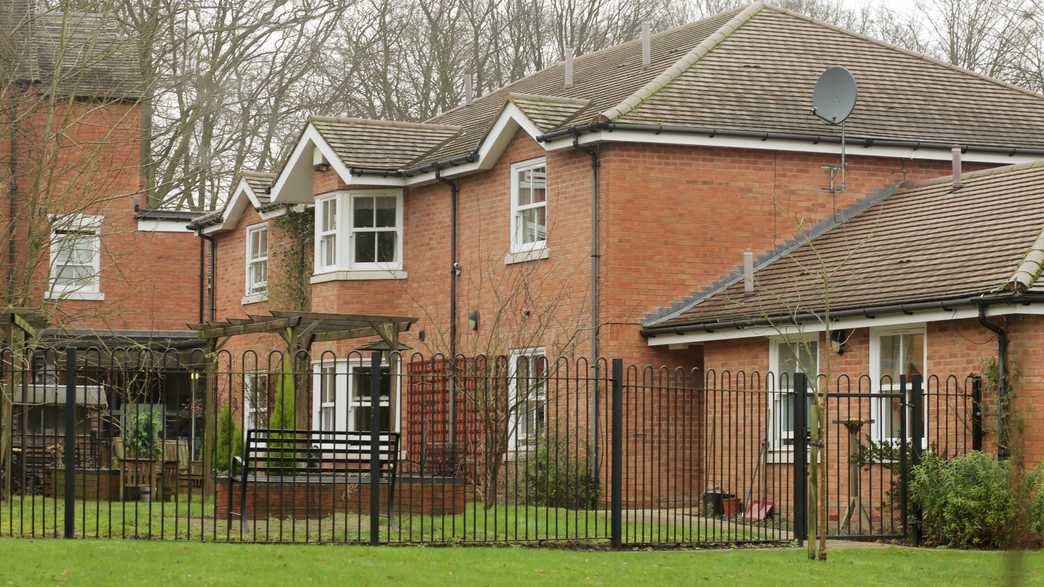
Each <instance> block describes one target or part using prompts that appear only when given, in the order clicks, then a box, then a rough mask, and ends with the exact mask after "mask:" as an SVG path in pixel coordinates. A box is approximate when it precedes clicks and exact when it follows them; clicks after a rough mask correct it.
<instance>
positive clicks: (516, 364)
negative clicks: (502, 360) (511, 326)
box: [508, 349, 547, 450]
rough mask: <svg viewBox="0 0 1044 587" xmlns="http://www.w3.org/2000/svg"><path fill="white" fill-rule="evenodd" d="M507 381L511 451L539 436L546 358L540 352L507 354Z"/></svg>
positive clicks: (543, 422)
mask: <svg viewBox="0 0 1044 587" xmlns="http://www.w3.org/2000/svg"><path fill="white" fill-rule="evenodd" d="M508 369H509V378H510V379H509V381H508V389H509V393H508V404H509V405H508V412H509V414H510V417H509V418H508V425H509V426H510V427H511V429H510V430H509V431H508V433H509V434H510V437H511V439H512V443H511V445H512V446H514V448H515V450H519V449H524V448H525V447H527V446H529V445H530V444H533V443H535V442H536V440H537V438H539V436H540V435H541V434H543V432H544V430H545V428H546V422H547V357H546V356H545V354H544V350H543V349H520V350H516V351H512V352H511V356H510V364H509V366H508Z"/></svg>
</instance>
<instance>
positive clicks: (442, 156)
mask: <svg viewBox="0 0 1044 587" xmlns="http://www.w3.org/2000/svg"><path fill="white" fill-rule="evenodd" d="M738 12H739V11H736V10H734V11H730V12H726V13H723V14H719V15H717V16H713V17H711V18H707V19H704V20H700V21H697V22H694V23H690V24H687V25H684V26H681V27H678V28H675V29H672V30H669V31H666V32H662V33H658V34H655V35H652V62H651V65H649V66H648V67H643V66H642V48H641V42H640V41H638V40H634V41H629V42H627V43H623V44H620V45H617V46H615V47H610V48H608V49H603V50H601V51H597V52H594V53H590V54H587V55H580V56H578V57H577V58H576V59H575V61H574V66H573V72H574V74H573V79H574V83H573V86H572V87H569V88H567V87H565V72H564V65H563V64H562V63H558V64H555V65H553V66H551V67H548V68H547V69H544V70H542V71H539V72H537V73H535V74H533V75H530V76H528V77H525V78H523V79H520V80H518V81H515V82H512V83H510V84H508V85H507V86H504V87H503V88H500V89H498V90H496V91H494V92H492V93H490V94H487V95H485V96H482V97H480V98H477V99H475V101H473V102H472V103H471V104H470V105H467V106H458V107H457V108H454V109H452V110H450V111H448V112H445V113H443V114H440V115H439V116H436V117H434V118H432V119H431V120H429V121H428V122H431V123H437V124H452V125H458V126H460V127H461V128H462V131H461V133H460V135H459V136H457V137H454V138H453V140H451V141H448V142H447V143H446V144H445V145H443V146H441V147H440V148H439V149H437V150H435V151H433V152H432V153H430V154H429V155H428V156H427V157H425V158H424V159H423V160H421V161H419V162H418V165H424V164H427V163H433V162H436V161H445V160H448V159H453V158H457V157H463V156H466V155H468V154H470V153H472V152H474V151H475V150H476V149H477V148H478V146H479V144H480V143H481V142H482V139H483V138H484V137H485V136H486V134H487V133H488V132H489V130H490V129H491V128H492V127H493V123H494V122H495V121H496V119H497V116H499V114H500V112H501V111H502V110H503V108H504V104H505V103H507V101H508V100H509V99H510V98H511V95H512V94H532V95H539V96H544V97H558V98H572V99H574V100H589V101H590V106H588V107H587V108H586V109H585V110H584V111H583V112H582V113H580V115H579V116H576V117H574V118H572V119H571V120H568V121H567V122H568V124H570V125H579V124H587V123H590V122H592V121H593V120H594V119H595V118H596V117H597V116H598V114H599V112H601V111H602V110H605V109H608V108H611V107H612V106H614V105H616V104H618V103H619V102H621V101H622V100H624V99H625V98H627V97H628V96H629V95H631V94H632V93H634V92H636V91H637V90H639V89H640V88H641V87H642V86H644V85H645V84H646V83H648V82H649V81H651V80H652V79H653V78H655V77H656V76H657V75H659V74H660V72H662V71H664V70H665V69H667V68H668V67H670V66H671V65H672V64H674V63H675V62H677V61H678V59H680V58H681V57H682V56H683V55H685V54H686V53H688V52H689V51H690V50H692V48H694V47H696V46H698V45H699V44H700V42H702V41H703V40H704V39H706V38H707V37H709V36H710V35H712V34H713V33H714V32H715V31H716V30H718V29H719V28H720V27H721V26H722V25H723V24H725V23H727V22H728V21H729V20H730V19H731V18H732V17H734V16H736V14H737V13H738ZM560 124H561V123H560ZM548 130H550V129H548Z"/></svg>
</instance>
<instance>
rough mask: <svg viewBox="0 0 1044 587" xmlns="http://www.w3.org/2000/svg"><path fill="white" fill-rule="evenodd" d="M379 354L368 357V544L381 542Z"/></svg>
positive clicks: (378, 352)
mask: <svg viewBox="0 0 1044 587" xmlns="http://www.w3.org/2000/svg"><path fill="white" fill-rule="evenodd" d="M380 408H381V352H380V351H374V352H373V354H372V355H370V544H373V545H376V544H380V541H381V536H380V532H381V525H380V513H381V511H380V510H381V485H380V480H381V461H380V441H381V431H380V427H381V412H380Z"/></svg>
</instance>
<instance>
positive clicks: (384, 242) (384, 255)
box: [377, 231, 398, 263]
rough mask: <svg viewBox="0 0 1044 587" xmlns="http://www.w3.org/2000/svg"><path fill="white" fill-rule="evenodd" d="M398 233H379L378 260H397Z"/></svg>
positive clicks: (381, 261)
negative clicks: (396, 244) (396, 242)
mask: <svg viewBox="0 0 1044 587" xmlns="http://www.w3.org/2000/svg"><path fill="white" fill-rule="evenodd" d="M397 236H398V235H397V234H396V233H394V232H391V231H384V232H378V233H377V261H378V262H379V263H392V262H394V261H395V240H396V237H397Z"/></svg>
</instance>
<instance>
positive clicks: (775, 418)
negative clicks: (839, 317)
mask: <svg viewBox="0 0 1044 587" xmlns="http://www.w3.org/2000/svg"><path fill="white" fill-rule="evenodd" d="M810 342H815V343H816V369H815V371H816V372H815V373H814V374H813V373H806V375H808V376H809V378H808V381H809V386H808V393H809V395H811V394H812V393H815V383H816V378H817V377H818V375H819V363H820V359H821V358H822V354H823V341H822V340H820V336H819V334H818V333H802V334H792V335H787V336H777V337H772V338H770V339H769V373H771V374H772V375H773V376H774V377H775V382H776V389H775V390H774V393H770V394H769V397H768V425H769V430H768V438H769V448H770V449H771V450H773V451H779V452H793V450H794V446H793V440H794V431H793V430H790V431H786V430H783V411H782V402H783V401H784V394H793V393H794V389H793V387H792V386H793V384H794V380H793V375H792V374H789V373H788V374H786V375H785V376H784V374H783V373H780V371H779V370H780V360H779V349H780V346H781V345H784V344H807V343H810ZM784 381H786V382H788V383H789V384H790V385H791V387H783V382H784ZM776 404H779V405H778V406H777V405H776ZM787 441H790V442H789V443H788V442H787Z"/></svg>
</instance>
